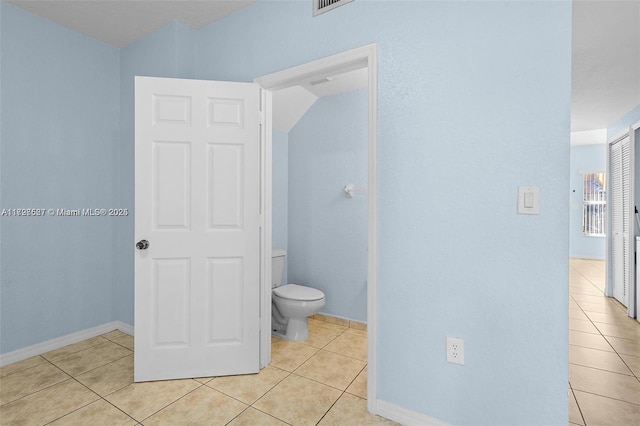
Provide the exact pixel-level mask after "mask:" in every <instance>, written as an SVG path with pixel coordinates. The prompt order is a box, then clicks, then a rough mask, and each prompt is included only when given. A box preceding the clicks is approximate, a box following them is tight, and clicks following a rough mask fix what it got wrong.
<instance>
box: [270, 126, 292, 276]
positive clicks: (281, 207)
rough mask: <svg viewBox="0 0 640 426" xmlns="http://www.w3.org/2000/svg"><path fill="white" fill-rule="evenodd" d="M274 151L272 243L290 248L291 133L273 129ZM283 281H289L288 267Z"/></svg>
mask: <svg viewBox="0 0 640 426" xmlns="http://www.w3.org/2000/svg"><path fill="white" fill-rule="evenodd" d="M272 137H273V146H272V149H271V152H272V169H273V172H272V179H273V180H272V188H273V196H272V215H273V216H272V221H271V222H272V226H273V229H272V234H273V235H272V238H271V240H272V245H273V247H275V248H280V249H284V250H287V251H288V250H289V241H288V240H289V227H288V222H289V196H288V193H289V134H288V133H285V132H281V131H279V130H276V129H273V135H272ZM282 281H283V282H285V283H286V282H288V274H287V268H286V267H285V268H284V271H283V277H282Z"/></svg>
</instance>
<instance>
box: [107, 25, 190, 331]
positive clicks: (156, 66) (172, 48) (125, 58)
mask: <svg viewBox="0 0 640 426" xmlns="http://www.w3.org/2000/svg"><path fill="white" fill-rule="evenodd" d="M193 37H194V34H193V31H192V30H190V29H189V28H187V27H185V26H184V25H183V24H181V23H179V22H176V21H174V22H171V23H169V24H167V25H166V26H165V27H163V28H161V29H159V30H158V31H155V32H153V33H152V34H150V35H149V36H147V37H145V38H143V39H140V40H138V41H136V42H134V43H132V44H130V45H128V46H126V47H124V48H122V49H120V70H119V77H120V138H119V140H118V162H117V164H116V168H117V173H116V179H117V184H116V186H117V187H118V188H119V189H120V190H119V191H118V194H117V196H118V203H119V205H120V206H123V207H126V208H129V209H131V211H133V209H134V187H133V182H134V158H133V153H134V78H135V76H136V75H139V76H151V77H177V78H193V77H194V74H195V58H194V52H195V50H194V46H195V44H194V40H193ZM133 219H134V217H133V215H131V216H129V217H128V218H127V219H126V220H122V221H121V222H119V225H120V226H119V227H118V229H117V230H116V232H117V238H116V245H115V246H116V248H115V253H116V259H115V264H116V265H118V268H117V272H116V274H117V280H116V282H115V288H116V298H115V306H116V309H117V316H118V319H119V320H120V321H123V322H124V323H126V324H130V325H133V322H134V298H133V297H134V285H133V280H134V266H133V262H134V244H135V238H134V223H133Z"/></svg>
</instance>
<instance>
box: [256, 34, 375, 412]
mask: <svg viewBox="0 0 640 426" xmlns="http://www.w3.org/2000/svg"><path fill="white" fill-rule="evenodd" d="M356 70H366V77H367V86H366V87H367V92H368V94H367V182H366V183H367V190H366V194H367V284H366V292H367V364H368V368H367V406H368V409H369V411H370V412H372V413H374V414H375V413H376V412H377V409H376V400H377V395H376V346H377V343H376V342H377V193H378V191H377V133H378V132H377V46H376V45H375V44H371V45H367V46H364V47H361V48H357V49H353V50H350V51H347V52H343V53H339V54H337V55H334V56H331V57H328V58H324V59H320V60H317V61H313V62H310V63H307V64H303V65H299V66H296V67H293V68H289V69H286V70H283V71H279V72H276V73H273V74H269V75H266V76H263V77H260V78H257V79H256V80H255V81H256V83H258V84H259V85H260V86H261V87H262V89H263V96H262V106H263V111H265V113H266V116H265V120H264V123H265V125H264V126H263V128H262V132H263V135H262V136H263V140H264V141H265V143H264V146H263V149H264V150H265V151H264V155H262V159H263V160H262V165H261V167H262V170H261V174H262V178H263V179H262V181H263V184H262V203H261V205H262V213H263V215H264V224H265V226H264V230H263V238H262V265H263V268H262V273H263V274H264V275H263V279H262V283H263V287H262V294H261V312H262V316H261V321H262V324H261V329H262V330H270V323H271V241H272V231H273V230H272V208H273V206H272V196H273V187H272V181H271V177H272V172H273V167H272V166H273V162H272V147H273V139H272V135H273V126H272V120H273V108H272V107H271V105H272V103H273V95H274V92H276V91H279V90H283V89H289V88H292V87H295V86H299V85H303V84H310V83H312V82H316V83H317V82H322V81H323V80H327V79H330V78H333V76H336V75H341V74H344V73H348V72H352V71H356ZM260 347H261V353H260V363H261V365H263V366H264V365H267V364H268V363H269V361H270V357H271V335H270V333H266V332H264V333H262V334H261V342H260Z"/></svg>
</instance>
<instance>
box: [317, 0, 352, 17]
mask: <svg viewBox="0 0 640 426" xmlns="http://www.w3.org/2000/svg"><path fill="white" fill-rule="evenodd" d="M352 1H353V0H313V16H317V15H320V14H321V13H325V12H328V11H330V10H331V9H335V8H336V7H338V6H342V5H343V4H347V3H351V2H352Z"/></svg>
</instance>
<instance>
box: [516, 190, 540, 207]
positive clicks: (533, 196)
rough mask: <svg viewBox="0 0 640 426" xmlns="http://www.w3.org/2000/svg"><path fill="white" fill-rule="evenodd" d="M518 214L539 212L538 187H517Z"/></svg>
mask: <svg viewBox="0 0 640 426" xmlns="http://www.w3.org/2000/svg"><path fill="white" fill-rule="evenodd" d="M518 214H540V187H539V186H520V187H518Z"/></svg>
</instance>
